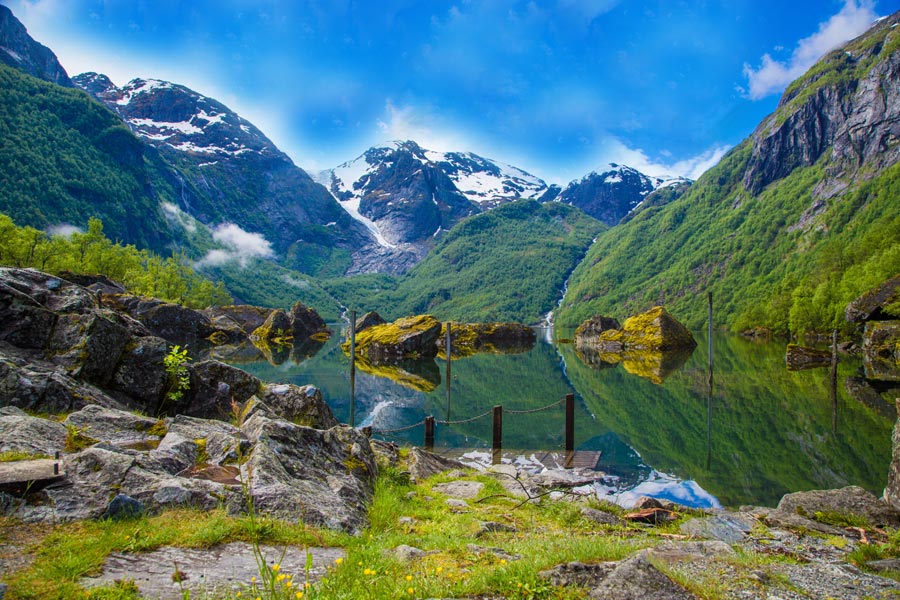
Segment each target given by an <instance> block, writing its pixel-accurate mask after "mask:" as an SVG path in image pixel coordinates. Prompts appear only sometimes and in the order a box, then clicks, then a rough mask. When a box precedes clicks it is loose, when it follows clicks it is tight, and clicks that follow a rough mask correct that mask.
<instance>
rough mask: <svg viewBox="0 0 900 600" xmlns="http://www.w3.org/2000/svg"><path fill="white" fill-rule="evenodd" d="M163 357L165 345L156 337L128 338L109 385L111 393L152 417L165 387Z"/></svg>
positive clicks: (166, 344)
mask: <svg viewBox="0 0 900 600" xmlns="http://www.w3.org/2000/svg"><path fill="white" fill-rule="evenodd" d="M167 353H168V343H167V342H166V341H165V340H164V339H162V338H160V337H155V336H146V337H137V338H132V339H131V342H130V343H129V344H128V345H126V346H125V348H124V350H123V352H122V356H121V359H120V361H119V364H118V367H117V368H116V371H115V373H114V374H113V377H112V381H110V383H109V389H110V391H111V393H113V394H115V395H117V396H122V397H125V398H128V399H130V400H132V402H131V404H133V405H134V406H135V407H136V408H140V409H141V410H143V411H145V412H148V413H153V414H155V413H156V411H157V408H158V407H159V405H160V402H162V399H163V394H164V393H165V391H166V385H167V383H168V375H167V374H166V368H165V365H164V363H163V359H164V358H165V356H166V354H167Z"/></svg>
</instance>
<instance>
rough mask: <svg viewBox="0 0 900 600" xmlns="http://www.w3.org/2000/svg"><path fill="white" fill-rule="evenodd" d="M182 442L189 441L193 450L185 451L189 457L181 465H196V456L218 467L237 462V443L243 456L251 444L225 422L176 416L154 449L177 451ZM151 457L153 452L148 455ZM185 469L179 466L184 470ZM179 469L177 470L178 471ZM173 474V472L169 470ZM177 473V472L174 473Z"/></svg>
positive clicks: (248, 450)
mask: <svg viewBox="0 0 900 600" xmlns="http://www.w3.org/2000/svg"><path fill="white" fill-rule="evenodd" d="M183 441H189V442H190V443H191V444H192V445H193V448H187V449H186V452H187V453H188V455H189V456H187V457H186V459H184V460H181V461H180V462H189V463H191V464H192V463H194V462H197V459H198V457H199V455H201V454H205V455H206V456H205V459H204V460H203V462H205V463H210V464H215V465H221V464H223V463H226V462H230V463H237V462H238V458H239V457H238V454H237V449H236V447H237V445H238V443H240V445H241V448H242V453H243V455H244V456H248V455H249V452H250V442H249V441H248V440H246V438H245V437H244V436H242V432H241V430H239V429H238V428H237V427H235V426H234V425H232V424H231V423H226V422H224V421H218V420H214V419H198V418H195V417H188V416H185V415H178V416H176V417H175V418H174V419H171V420H170V421H169V423H168V431H167V433H166V435H165V437H164V438H163V440H162V441H161V442H160V444H159V448H157V449H156V453H157V454H162V453H164V452H167V451H173V452H176V453H180V452H181V451H180V450H176V448H178V447H179V446H180V445H181V444H182V443H183ZM151 454H152V452H151ZM184 468H185V467H182V469H184ZM179 470H180V469H179ZM170 472H173V471H170ZM175 472H177V471H175Z"/></svg>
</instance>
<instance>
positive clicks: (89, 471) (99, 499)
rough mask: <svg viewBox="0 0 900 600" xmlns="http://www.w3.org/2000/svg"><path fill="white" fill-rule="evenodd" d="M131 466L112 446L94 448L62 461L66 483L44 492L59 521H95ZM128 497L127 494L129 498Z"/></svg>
mask: <svg viewBox="0 0 900 600" xmlns="http://www.w3.org/2000/svg"><path fill="white" fill-rule="evenodd" d="M134 464H135V457H134V456H133V455H131V454H128V453H126V452H123V451H120V450H117V449H115V448H113V447H112V446H108V445H103V444H98V445H95V446H92V447H90V448H87V449H85V450H82V451H80V452H78V453H76V454H73V455H71V456H68V457H66V458H65V460H64V470H65V473H66V482H65V484H64V485H61V486H51V487H49V488H47V489H46V490H45V493H46V494H47V495H48V496H49V497H50V499H51V501H52V503H53V506H52V514H53V515H55V516H56V518H57V519H58V520H60V521H72V520H78V519H96V518H98V517H100V516H101V515H103V513H105V512H106V509H107V507H108V506H109V501H110V498H112V497H113V494H111V492H112V491H113V490H117V489H121V487H122V481H123V480H124V479H125V475H126V474H127V473H128V471H129V469H131V467H132V466H134ZM129 495H130V494H129Z"/></svg>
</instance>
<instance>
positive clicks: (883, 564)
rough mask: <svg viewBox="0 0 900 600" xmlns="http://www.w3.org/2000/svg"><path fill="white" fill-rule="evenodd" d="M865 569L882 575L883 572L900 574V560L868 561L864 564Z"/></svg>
mask: <svg viewBox="0 0 900 600" xmlns="http://www.w3.org/2000/svg"><path fill="white" fill-rule="evenodd" d="M866 567H867V568H869V569H872V570H873V571H877V572H879V573H883V572H885V571H898V572H900V558H883V559H881V560H870V561H869V562H867V563H866Z"/></svg>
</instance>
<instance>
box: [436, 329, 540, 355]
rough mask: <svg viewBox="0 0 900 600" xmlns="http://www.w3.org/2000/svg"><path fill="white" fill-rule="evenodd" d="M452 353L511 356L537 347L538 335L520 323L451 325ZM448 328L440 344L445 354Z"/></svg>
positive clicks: (444, 330) (442, 335)
mask: <svg viewBox="0 0 900 600" xmlns="http://www.w3.org/2000/svg"><path fill="white" fill-rule="evenodd" d="M449 325H450V354H451V356H453V357H460V356H470V355H472V354H475V353H476V352H492V353H496V354H511V353H516V352H524V351H526V350H529V349H531V348H532V347H533V346H534V342H535V339H536V335H535V333H534V330H533V329H532V328H531V327H528V326H526V325H522V324H520V323H450V324H449ZM446 341H447V338H446V327H444V328H443V329H442V330H441V333H440V335H439V336H438V339H437V341H436V344H437V347H438V348H439V349H441V350H443V351H444V352H446V348H445V347H444V346H445V344H446Z"/></svg>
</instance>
